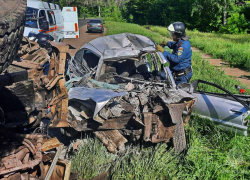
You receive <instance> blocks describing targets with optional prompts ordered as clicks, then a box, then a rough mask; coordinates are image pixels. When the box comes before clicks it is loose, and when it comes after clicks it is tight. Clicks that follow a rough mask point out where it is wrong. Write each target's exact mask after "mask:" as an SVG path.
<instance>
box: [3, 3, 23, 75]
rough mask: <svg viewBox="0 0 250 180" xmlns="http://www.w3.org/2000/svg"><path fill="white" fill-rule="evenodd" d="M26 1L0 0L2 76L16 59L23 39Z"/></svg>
mask: <svg viewBox="0 0 250 180" xmlns="http://www.w3.org/2000/svg"><path fill="white" fill-rule="evenodd" d="M26 4H27V1H26V0H11V1H9V0H0V54H1V55H0V74H1V73H2V72H3V71H4V70H5V69H7V68H8V66H9V65H10V64H11V63H12V61H13V59H14V58H15V57H16V55H17V52H18V49H19V47H20V44H21V40H22V38H23V31H24V25H25V15H26Z"/></svg>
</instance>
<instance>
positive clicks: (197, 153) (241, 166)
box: [73, 116, 250, 180]
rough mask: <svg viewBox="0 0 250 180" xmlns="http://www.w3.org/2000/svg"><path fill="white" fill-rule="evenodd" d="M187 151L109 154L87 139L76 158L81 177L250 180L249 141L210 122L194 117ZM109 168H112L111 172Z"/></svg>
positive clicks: (131, 149) (130, 149)
mask: <svg viewBox="0 0 250 180" xmlns="http://www.w3.org/2000/svg"><path fill="white" fill-rule="evenodd" d="M186 136H187V140H188V148H187V150H186V152H184V153H183V154H181V155H176V154H174V152H173V150H172V149H171V148H170V149H169V147H168V145H167V144H165V143H162V144H160V143H159V144H157V145H155V146H153V145H152V146H149V147H148V145H147V146H145V145H143V144H142V145H137V146H133V145H131V144H130V145H129V144H128V145H127V148H126V152H125V154H123V155H122V156H115V155H113V154H110V153H108V152H107V150H106V149H105V148H104V146H103V145H102V144H101V143H100V142H98V140H96V139H88V141H86V142H85V143H84V144H83V145H82V146H81V147H80V148H78V152H77V154H76V155H75V156H74V158H73V170H74V171H76V172H78V173H79V174H80V177H79V178H83V179H85V178H92V177H94V176H95V175H96V174H98V173H103V172H105V171H107V170H108V171H109V178H110V179H114V180H120V179H136V180H142V179H143V180H159V179H176V180H179V179H207V180H210V179H225V180H228V179H249V178H250V171H249V168H250V164H249V161H250V152H249V148H250V144H249V138H248V137H244V136H238V135H236V134H234V133H230V132H224V131H223V130H221V129H220V128H218V126H216V125H215V124H214V123H213V122H211V121H210V120H205V119H200V118H198V117H196V116H192V118H191V120H190V122H189V125H188V126H187V127H186ZM108 167H112V168H110V169H108Z"/></svg>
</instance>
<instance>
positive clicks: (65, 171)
mask: <svg viewBox="0 0 250 180" xmlns="http://www.w3.org/2000/svg"><path fill="white" fill-rule="evenodd" d="M0 140H1V141H0V144H1V150H0V151H1V160H0V179H1V180H12V179H27V180H28V179H30V180H31V179H46V177H47V179H58V180H68V179H69V176H70V167H71V162H70V161H68V160H58V157H59V156H60V152H61V150H62V145H61V146H60V149H59V151H58V153H57V156H55V155H54V154H53V152H54V151H47V152H46V154H45V153H44V152H43V151H45V149H46V150H53V149H54V148H55V146H47V145H46V148H45V149H44V150H43V151H42V148H44V147H43V143H44V142H45V144H46V142H51V141H53V140H55V139H52V140H50V139H46V140H44V139H43V135H41V134H17V133H13V132H11V133H10V132H8V131H7V130H6V129H1V131H0ZM6 140H7V141H6ZM5 141H6V142H5ZM3 144H5V145H4V146H3ZM49 177H50V178H49Z"/></svg>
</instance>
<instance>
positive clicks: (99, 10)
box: [98, 5, 101, 17]
mask: <svg viewBox="0 0 250 180" xmlns="http://www.w3.org/2000/svg"><path fill="white" fill-rule="evenodd" d="M98 12H99V17H101V6H100V5H99V6H98Z"/></svg>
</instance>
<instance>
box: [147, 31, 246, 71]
mask: <svg viewBox="0 0 250 180" xmlns="http://www.w3.org/2000/svg"><path fill="white" fill-rule="evenodd" d="M147 28H149V29H150V30H151V31H153V32H157V33H159V34H161V35H163V36H167V37H168V36H169V35H168V31H167V29H166V27H159V26H147ZM187 35H188V36H190V37H191V39H190V42H191V44H192V46H194V47H196V48H199V49H201V50H202V51H203V52H205V53H207V54H211V55H212V56H213V57H214V58H221V59H223V60H225V61H227V62H229V63H230V65H231V66H234V67H239V68H241V69H245V70H248V71H250V48H249V47H250V35H249V34H245V35H229V34H217V33H203V32H198V31H187Z"/></svg>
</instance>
